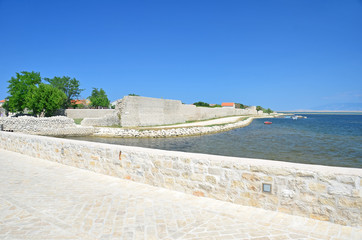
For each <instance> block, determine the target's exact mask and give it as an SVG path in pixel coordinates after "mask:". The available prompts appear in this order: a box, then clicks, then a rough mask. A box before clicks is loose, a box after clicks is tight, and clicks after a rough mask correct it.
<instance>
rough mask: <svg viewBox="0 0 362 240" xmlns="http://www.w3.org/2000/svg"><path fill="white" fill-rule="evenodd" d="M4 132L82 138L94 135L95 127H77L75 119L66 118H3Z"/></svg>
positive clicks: (0, 119)
mask: <svg viewBox="0 0 362 240" xmlns="http://www.w3.org/2000/svg"><path fill="white" fill-rule="evenodd" d="M0 125H2V126H3V130H4V131H11V132H24V133H29V134H39V135H47V136H72V135H76V136H80V135H90V134H93V132H94V128H93V127H80V126H77V125H76V124H75V123H74V121H73V119H71V118H67V117H64V116H57V117H49V118H48V117H44V118H36V117H29V116H21V117H1V118H0Z"/></svg>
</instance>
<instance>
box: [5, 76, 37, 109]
mask: <svg viewBox="0 0 362 240" xmlns="http://www.w3.org/2000/svg"><path fill="white" fill-rule="evenodd" d="M8 83H9V86H8V89H9V90H8V93H9V94H10V96H8V97H7V99H8V101H7V102H8V103H7V106H6V107H7V109H8V111H10V112H20V113H22V112H24V109H25V108H26V107H27V101H26V98H27V95H28V94H29V92H30V89H32V88H33V87H36V85H37V84H39V83H41V77H40V73H38V72H34V71H32V72H26V71H23V72H21V73H16V77H11V79H10V80H9V81H8Z"/></svg>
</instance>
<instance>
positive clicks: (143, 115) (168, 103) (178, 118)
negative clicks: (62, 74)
mask: <svg viewBox="0 0 362 240" xmlns="http://www.w3.org/2000/svg"><path fill="white" fill-rule="evenodd" d="M116 112H117V116H118V117H119V119H120V120H119V122H120V125H121V126H122V127H138V126H157V125H168V124H176V123H185V122H186V121H199V120H207V119H212V118H220V117H227V116H235V115H257V114H258V112H257V111H256V109H255V107H254V108H250V109H235V108H208V107H196V106H195V105H190V104H182V103H181V101H178V100H168V99H159V98H149V97H140V96H125V97H124V98H123V99H122V100H120V101H118V102H117V105H116Z"/></svg>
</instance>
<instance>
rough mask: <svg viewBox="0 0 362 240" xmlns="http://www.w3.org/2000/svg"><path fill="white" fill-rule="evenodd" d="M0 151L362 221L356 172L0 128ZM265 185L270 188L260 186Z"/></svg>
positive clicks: (361, 175)
mask: <svg viewBox="0 0 362 240" xmlns="http://www.w3.org/2000/svg"><path fill="white" fill-rule="evenodd" d="M0 148H3V149H6V150H10V151H14V152H19V153H22V154H26V155H29V156H33V157H38V158H43V159H47V160H50V161H55V162H59V163H63V164H66V165H70V166H74V167H78V168H83V169H88V170H91V171H94V172H98V173H103V174H107V175H111V176H117V177H120V178H124V179H129V180H132V181H136V182H141V183H146V184H150V185H154V186H159V187H164V188H168V189H172V190H176V191H181V192H186V193H190V194H194V195H197V196H205V197H210V198H215V199H219V200H223V201H229V202H233V203H236V204H242V205H249V206H255V207H260V208H265V209H270V210H274V211H280V212H286V213H289V214H294V215H300V216H306V217H310V218H314V219H320V220H324V221H330V222H334V223H338V224H343V225H350V226H362V219H361V218H362V192H361V185H362V169H354V168H340V167H327V166H318V165H307V164H295V163H287V162H278V161H269V160H258V159H247V158H234V157H224V156H214V155H206V154H195V153H182V152H172V151H163V150H155V149H146V148H139V147H128V146H120V145H110V144H102V143H91V142H84V141H75V140H68V139H58V138H51V137H44V136H34V135H26V134H20V133H9V132H0ZM263 183H268V184H271V193H263V192H262V184H263Z"/></svg>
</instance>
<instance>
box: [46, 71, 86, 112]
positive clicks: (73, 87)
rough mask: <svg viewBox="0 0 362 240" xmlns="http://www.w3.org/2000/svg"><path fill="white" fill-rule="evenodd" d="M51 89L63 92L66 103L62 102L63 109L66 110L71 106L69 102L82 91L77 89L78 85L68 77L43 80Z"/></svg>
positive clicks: (73, 79)
mask: <svg viewBox="0 0 362 240" xmlns="http://www.w3.org/2000/svg"><path fill="white" fill-rule="evenodd" d="M44 80H45V81H46V82H48V83H49V84H50V85H52V86H53V87H55V88H57V89H59V90H61V91H63V92H64V93H65V95H66V97H67V98H66V101H64V108H68V107H69V106H70V105H71V100H75V99H76V98H78V97H79V95H80V93H81V92H82V91H84V89H81V88H79V86H80V83H79V81H78V80H77V79H75V78H70V77H66V76H64V77H54V78H44Z"/></svg>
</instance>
